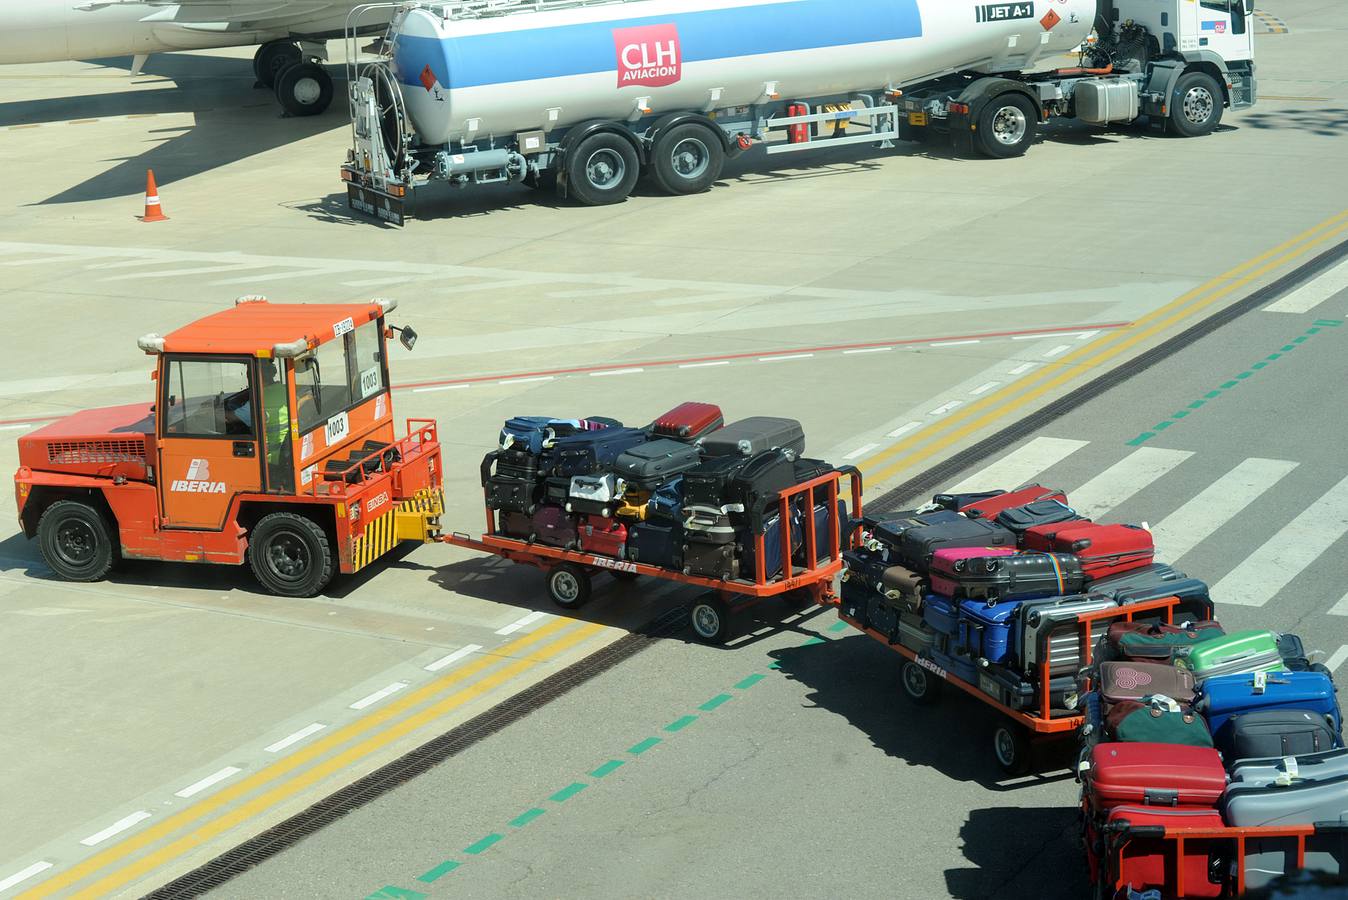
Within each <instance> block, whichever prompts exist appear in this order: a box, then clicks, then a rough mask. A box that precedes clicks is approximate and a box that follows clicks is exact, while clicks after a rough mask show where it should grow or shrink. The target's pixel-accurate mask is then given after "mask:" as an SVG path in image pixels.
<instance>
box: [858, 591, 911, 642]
mask: <svg viewBox="0 0 1348 900" xmlns="http://www.w3.org/2000/svg"><path fill="white" fill-rule="evenodd" d="M902 612H903V610H902V609H901V608H900V607H899V605H898V604H896V603H895V602H894V601H892V600H890V599H889V598H887V597H883V596H881V595H880V594H872V595H871V598H870V605H869V606H868V607H867V608H866V627H867V628H874V629H875V630H876V631H878V632H880V633H881V634H883V635H884V636H885V638H886V639H888V641H889V642H890V643H891V644H896V643H898V640H899V616H900V615H901V614H902Z"/></svg>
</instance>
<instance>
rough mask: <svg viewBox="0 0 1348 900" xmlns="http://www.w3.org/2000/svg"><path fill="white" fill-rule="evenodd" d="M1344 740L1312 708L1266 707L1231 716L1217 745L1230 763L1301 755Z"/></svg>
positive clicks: (1216, 738)
mask: <svg viewBox="0 0 1348 900" xmlns="http://www.w3.org/2000/svg"><path fill="white" fill-rule="evenodd" d="M1342 743H1343V739H1342V738H1341V737H1340V736H1339V735H1338V734H1337V733H1336V732H1335V731H1334V726H1333V725H1332V724H1330V723H1329V722H1328V721H1326V719H1325V717H1324V716H1323V715H1320V714H1319V713H1316V712H1312V711H1311V710H1308V709H1265V710H1255V711H1253V712H1247V713H1237V714H1236V715H1233V716H1231V718H1229V719H1227V720H1226V721H1225V722H1224V723H1222V725H1221V727H1220V728H1218V729H1217V733H1216V734H1215V735H1213V744H1214V745H1215V746H1216V747H1217V749H1218V750H1220V751H1221V753H1222V759H1223V760H1224V761H1225V762H1226V764H1227V766H1230V765H1232V764H1234V763H1235V762H1236V760H1240V759H1262V758H1264V757H1270V756H1299V755H1301V754H1303V753H1320V752H1322V751H1324V750H1332V749H1333V748H1334V747H1337V746H1340V745H1341V744H1342Z"/></svg>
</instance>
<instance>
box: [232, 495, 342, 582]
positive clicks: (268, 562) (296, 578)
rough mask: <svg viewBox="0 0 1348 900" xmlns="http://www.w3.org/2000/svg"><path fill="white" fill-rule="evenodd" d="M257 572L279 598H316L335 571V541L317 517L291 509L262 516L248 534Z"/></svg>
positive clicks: (258, 577) (260, 578) (250, 554)
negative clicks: (304, 514)
mask: <svg viewBox="0 0 1348 900" xmlns="http://www.w3.org/2000/svg"><path fill="white" fill-rule="evenodd" d="M248 563H249V565H250V566H252V569H253V575H255V576H256V577H257V580H258V582H259V583H260V584H261V585H262V586H263V587H264V588H266V589H267V592H268V593H271V594H275V595H276V596H278V597H313V596H314V595H316V594H318V593H319V592H320V591H322V590H323V588H325V587H327V586H328V583H329V582H331V581H332V577H333V575H334V574H335V571H336V569H335V566H334V565H333V553H332V542H331V541H329V540H328V535H327V533H326V532H324V531H323V528H322V527H321V526H320V525H319V524H318V523H317V522H315V521H314V520H313V519H306V518H305V517H304V516H299V515H296V514H295V513H288V512H274V513H270V514H268V515H265V516H263V517H262V521H260V522H258V523H257V524H256V525H255V526H253V531H252V533H251V534H250V535H249V536H248Z"/></svg>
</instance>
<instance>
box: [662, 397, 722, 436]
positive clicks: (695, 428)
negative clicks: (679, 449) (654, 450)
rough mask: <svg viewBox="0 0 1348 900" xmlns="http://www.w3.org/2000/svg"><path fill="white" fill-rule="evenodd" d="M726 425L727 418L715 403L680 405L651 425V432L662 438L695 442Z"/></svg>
mask: <svg viewBox="0 0 1348 900" xmlns="http://www.w3.org/2000/svg"><path fill="white" fill-rule="evenodd" d="M724 424H725V416H723V415H722V414H721V407H719V406H717V405H716V404H715V403H680V404H679V405H678V406H676V407H674V408H673V409H671V410H670V411H669V412H667V413H665V414H664V415H663V416H660V417H659V418H657V419H656V420H655V421H654V422H653V423H651V431H652V432H654V433H655V434H656V435H659V436H660V437H668V438H674V439H675V440H679V441H695V440H697V439H698V438H700V437H702V436H703V435H706V434H708V433H709V432H712V431H715V430H716V429H718V428H720V427H721V426H722V425H724Z"/></svg>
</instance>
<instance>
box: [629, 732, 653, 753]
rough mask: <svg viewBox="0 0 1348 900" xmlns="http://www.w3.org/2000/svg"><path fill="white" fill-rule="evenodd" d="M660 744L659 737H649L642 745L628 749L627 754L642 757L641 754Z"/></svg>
mask: <svg viewBox="0 0 1348 900" xmlns="http://www.w3.org/2000/svg"><path fill="white" fill-rule="evenodd" d="M658 743H660V739H659V738H658V737H648V738H646V740H644V741H642V742H641V743H640V744H636V745H634V746H632V747H628V748H627V752H628V753H630V754H632V755H633V756H640V755H641V754H643V753H645V752H646V751H647V750H649V749H651V748H652V747H654V746H655V745H656V744H658Z"/></svg>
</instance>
